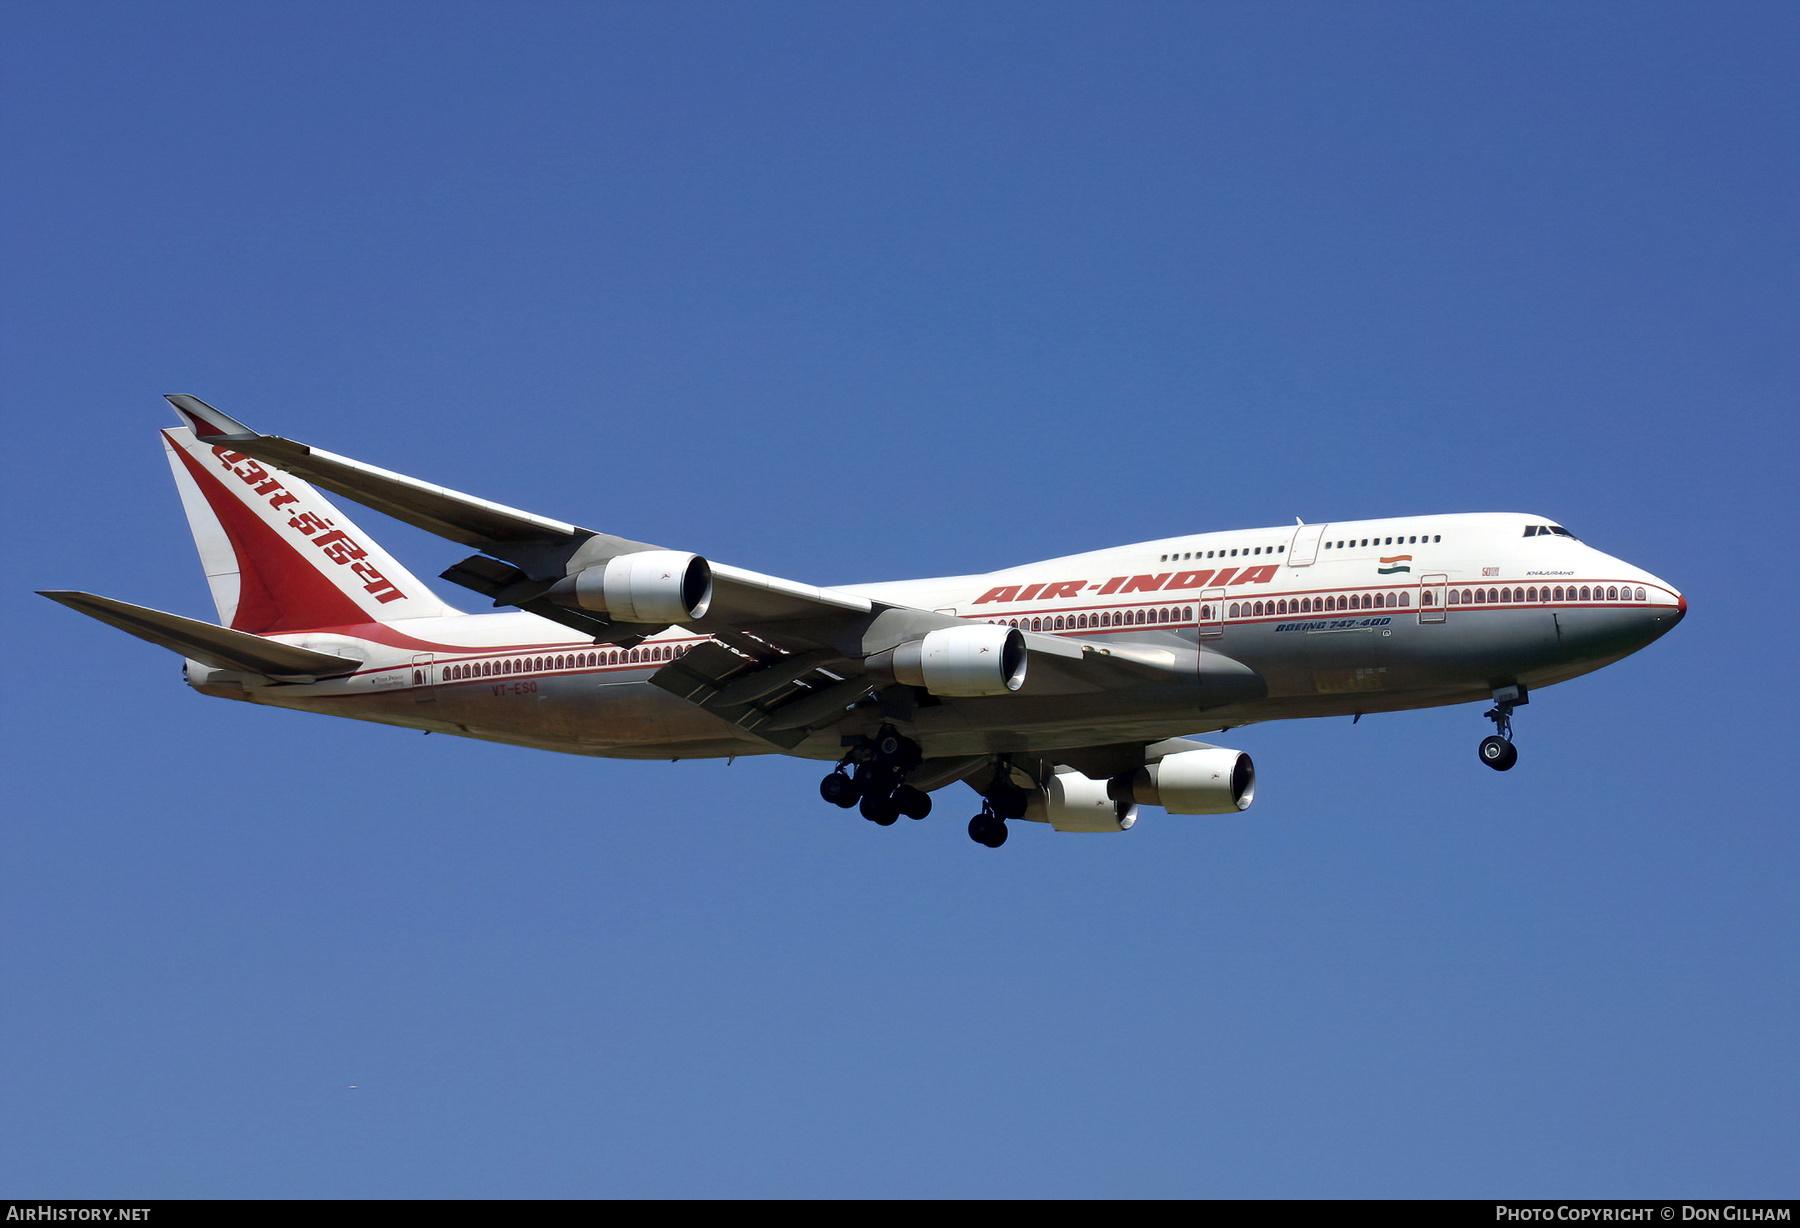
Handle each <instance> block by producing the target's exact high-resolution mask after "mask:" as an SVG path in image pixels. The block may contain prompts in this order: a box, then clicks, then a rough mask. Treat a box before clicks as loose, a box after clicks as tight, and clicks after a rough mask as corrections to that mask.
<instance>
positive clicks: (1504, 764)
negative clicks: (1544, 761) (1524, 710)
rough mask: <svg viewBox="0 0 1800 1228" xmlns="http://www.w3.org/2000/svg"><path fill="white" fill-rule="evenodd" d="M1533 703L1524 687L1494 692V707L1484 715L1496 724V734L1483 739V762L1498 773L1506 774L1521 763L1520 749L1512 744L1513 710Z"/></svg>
mask: <svg viewBox="0 0 1800 1228" xmlns="http://www.w3.org/2000/svg"><path fill="white" fill-rule="evenodd" d="M1530 702H1531V696H1530V694H1529V693H1528V692H1527V691H1526V690H1525V688H1524V687H1522V686H1503V687H1500V688H1499V689H1498V690H1496V691H1495V692H1494V706H1493V707H1492V708H1489V709H1488V710H1487V711H1486V712H1483V713H1482V715H1483V716H1485V717H1487V718H1488V720H1490V721H1492V722H1494V732H1493V733H1492V734H1490V735H1489V736H1487V737H1485V738H1483V739H1481V749H1480V751H1479V752H1478V753H1479V754H1480V755H1481V761H1482V762H1483V763H1485V764H1487V765H1488V766H1489V767H1491V768H1493V769H1494V770H1495V771H1496V772H1504V771H1506V769H1507V768H1510V767H1511V766H1512V765H1513V764H1515V763H1517V762H1518V761H1519V748H1518V747H1516V746H1514V745H1513V744H1512V710H1513V709H1514V708H1516V707H1518V706H1519V705H1520V704H1528V703H1530Z"/></svg>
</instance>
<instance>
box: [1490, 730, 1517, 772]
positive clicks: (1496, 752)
mask: <svg viewBox="0 0 1800 1228" xmlns="http://www.w3.org/2000/svg"><path fill="white" fill-rule="evenodd" d="M1480 754H1481V761H1482V762H1483V763H1485V764H1487V765H1488V766H1489V767H1491V768H1493V769H1494V770H1495V771H1496V772H1504V771H1505V770H1506V769H1507V768H1509V767H1511V766H1512V765H1513V764H1515V763H1517V762H1518V761H1519V748H1518V747H1516V746H1514V745H1513V744H1512V743H1511V742H1508V741H1507V740H1506V739H1505V738H1502V737H1500V736H1498V735H1497V734H1491V735H1489V736H1488V737H1485V738H1483V739H1481V751H1480Z"/></svg>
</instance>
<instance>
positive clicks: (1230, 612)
mask: <svg viewBox="0 0 1800 1228" xmlns="http://www.w3.org/2000/svg"><path fill="white" fill-rule="evenodd" d="M1225 613H1226V616H1227V617H1229V618H1236V617H1237V616H1238V608H1237V602H1235V601H1234V602H1232V603H1231V608H1230V609H1229V610H1227V611H1225Z"/></svg>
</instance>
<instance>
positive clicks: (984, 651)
mask: <svg viewBox="0 0 1800 1228" xmlns="http://www.w3.org/2000/svg"><path fill="white" fill-rule="evenodd" d="M1026 656H1027V654H1026V651H1025V637H1024V636H1023V635H1021V634H1019V632H1018V631H1017V629H1015V628H1012V627H996V626H993V625H992V624H989V623H970V624H969V625H968V626H965V627H942V628H939V629H938V630H936V631H931V632H927V633H926V635H925V636H924V638H923V639H917V640H912V641H910V642H909V643H905V644H901V645H900V646H899V647H897V648H893V649H890V650H889V651H887V652H882V653H877V654H876V655H874V656H872V657H870V658H869V662H868V664H869V669H870V670H871V671H872V672H875V673H887V674H892V675H893V678H894V681H896V682H904V683H906V685H908V686H922V687H924V688H925V689H926V690H927V691H930V692H931V693H932V694H933V695H945V696H950V697H952V698H965V697H973V696H978V695H1006V694H1010V693H1011V692H1013V691H1016V690H1018V689H1019V688H1020V687H1022V686H1024V685H1025V665H1026Z"/></svg>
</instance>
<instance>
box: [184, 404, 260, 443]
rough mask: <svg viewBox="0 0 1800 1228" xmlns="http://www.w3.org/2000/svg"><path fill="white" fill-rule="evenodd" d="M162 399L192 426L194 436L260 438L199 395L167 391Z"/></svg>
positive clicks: (206, 437) (215, 438) (239, 438)
mask: <svg viewBox="0 0 1800 1228" xmlns="http://www.w3.org/2000/svg"><path fill="white" fill-rule="evenodd" d="M163 399H164V400H166V401H167V402H168V403H169V404H171V405H173V406H174V407H175V412H176V413H178V414H180V415H181V419H182V421H183V422H184V423H186V424H187V425H188V426H191V427H192V428H194V435H195V437H196V438H199V439H204V440H207V441H209V442H211V441H214V440H223V439H229V440H232V441H241V440H246V439H257V438H260V436H259V435H258V434H257V432H255V431H253V430H251V429H250V428H249V427H247V426H245V425H244V424H243V423H242V422H239V421H238V420H237V419H235V418H228V417H226V416H225V415H224V414H222V413H220V412H219V411H218V410H216V409H214V408H213V407H212V406H210V405H208V404H207V403H206V402H205V401H202V400H201V399H200V398H199V397H192V396H189V395H188V394H187V393H185V392H169V393H164V394H163Z"/></svg>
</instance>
